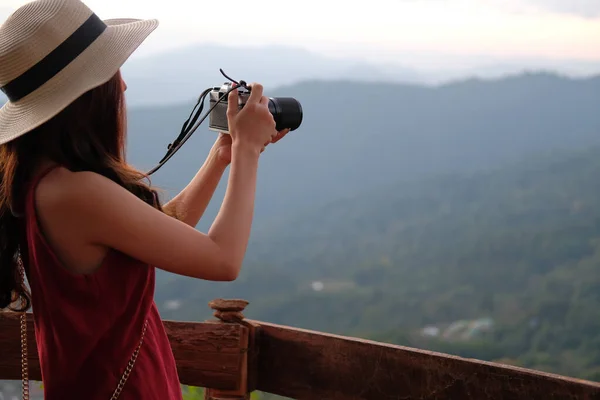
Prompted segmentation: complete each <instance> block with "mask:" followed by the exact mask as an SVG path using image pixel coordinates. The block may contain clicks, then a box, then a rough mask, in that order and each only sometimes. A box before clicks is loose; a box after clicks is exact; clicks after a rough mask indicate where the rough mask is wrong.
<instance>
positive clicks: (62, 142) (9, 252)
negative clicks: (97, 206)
mask: <svg viewBox="0 0 600 400" xmlns="http://www.w3.org/2000/svg"><path fill="white" fill-rule="evenodd" d="M123 85H124V84H123V81H122V79H121V74H120V72H117V74H116V75H115V76H113V78H111V79H110V80H109V81H108V82H106V83H104V84H103V85H101V86H99V87H96V88H95V89H92V90H90V91H88V92H87V93H85V94H83V95H82V96H81V97H79V98H78V99H77V100H75V101H74V102H73V103H71V104H70V105H69V106H68V107H67V108H65V109H64V110H63V111H62V112H61V113H60V114H58V115H56V116H55V117H54V118H52V119H50V120H49V121H47V122H46V123H44V124H43V125H41V126H39V127H38V128H36V129H35V130H33V131H31V132H28V133H26V134H25V135H23V136H21V137H19V138H17V139H15V140H13V141H11V142H8V143H6V144H4V145H1V146H0V309H4V308H7V307H10V309H11V310H13V311H25V310H27V309H28V308H29V307H30V304H31V297H30V293H29V291H28V289H27V287H26V286H25V284H23V283H22V280H21V276H20V274H19V269H18V265H17V260H18V256H19V254H21V255H22V256H23V259H24V260H26V259H27V257H26V255H27V248H26V245H27V244H26V241H25V240H24V224H25V222H24V218H23V213H24V207H25V195H26V190H27V185H26V183H27V182H30V181H31V179H33V178H34V175H35V173H36V171H37V169H38V168H39V166H40V162H41V161H43V160H47V161H50V162H52V163H55V164H58V165H61V166H63V167H65V168H67V169H69V170H71V171H92V172H96V173H98V174H101V175H103V176H105V177H107V178H108V179H111V180H112V181H114V182H116V183H117V184H119V185H121V186H122V187H124V188H125V189H127V190H129V191H130V192H131V193H133V194H135V195H136V196H137V197H139V198H140V199H142V200H143V201H145V202H146V203H148V204H150V205H152V206H154V207H156V208H158V209H161V206H160V202H159V199H158V195H157V192H156V191H155V190H154V189H152V188H151V187H150V185H149V183H148V184H147V183H145V182H144V179H147V178H148V177H147V176H146V175H145V174H144V173H142V172H140V171H137V170H136V169H134V168H133V167H131V166H130V165H128V164H127V163H126V161H125V136H126V132H125V131H126V110H125V98H124V86H123ZM26 264H27V263H26V262H25V267H27V265H26Z"/></svg>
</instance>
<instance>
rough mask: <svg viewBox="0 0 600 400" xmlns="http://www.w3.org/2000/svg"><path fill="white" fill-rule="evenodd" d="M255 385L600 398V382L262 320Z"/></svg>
mask: <svg viewBox="0 0 600 400" xmlns="http://www.w3.org/2000/svg"><path fill="white" fill-rule="evenodd" d="M259 324H260V340H259V344H258V346H259V351H260V356H259V363H258V385H257V389H258V390H261V391H264V392H268V393H273V394H278V395H281V396H287V397H291V398H293V399H336V400H338V399H373V400H375V399H377V400H386V399H389V400H392V399H394V400H396V399H419V400H434V399H436V400H442V399H452V400H454V399H458V400H470V399H476V400H486V399H511V400H517V399H523V400H536V399H539V400H549V399H578V400H584V399H589V400H591V399H600V384H598V383H593V382H588V381H582V380H577V379H571V378H566V377H563V376H559V375H553V374H547V373H542V372H538V371H533V370H528V369H524V368H517V367H512V366H507V365H500V364H495V363H490V362H484V361H479V360H473V359H465V358H461V357H455V356H450V355H447V354H440V353H435V352H431V351H423V350H416V349H412V348H408V347H402V346H394V345H389V344H384V343H379V342H373V341H368V340H361V339H356V338H349V337H343V336H337V335H329V334H325V333H322V332H313V331H308V330H304V329H295V328H290V327H288V326H279V325H274V324H269V323H264V322H260V323H259Z"/></svg>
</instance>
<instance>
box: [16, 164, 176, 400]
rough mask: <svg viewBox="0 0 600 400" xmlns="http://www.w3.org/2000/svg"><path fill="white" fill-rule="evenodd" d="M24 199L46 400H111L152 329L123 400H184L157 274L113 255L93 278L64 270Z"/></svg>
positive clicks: (30, 195)
mask: <svg viewBox="0 0 600 400" xmlns="http://www.w3.org/2000/svg"><path fill="white" fill-rule="evenodd" d="M48 172H49V170H48V171H46V172H44V173H43V174H41V175H39V176H38V177H37V178H36V179H35V180H34V181H33V182H32V184H31V185H30V187H29V190H28V194H27V196H26V208H25V220H26V231H25V232H26V236H27V244H28V250H29V251H28V253H27V256H26V257H27V261H26V265H27V279H28V281H29V284H30V287H31V294H32V308H33V316H34V322H35V335H36V339H37V348H38V353H39V357H40V364H41V371H42V379H43V383H44V398H45V400H70V399H73V400H75V399H77V400H81V399H86V400H109V399H110V397H111V395H112V393H113V391H114V390H115V388H116V387H117V383H118V381H119V379H120V378H121V375H122V374H123V371H124V370H125V368H126V366H127V363H128V361H129V359H130V357H131V355H132V353H133V351H134V349H135V348H136V347H137V345H138V343H139V339H140V335H141V331H142V326H143V324H144V321H145V320H146V319H148V327H147V330H146V334H145V337H144V341H143V343H142V346H141V349H140V353H139V356H138V358H137V361H136V363H135V366H134V367H133V370H132V372H131V375H130V376H129V379H128V381H127V382H126V384H125V387H124V389H123V391H122V392H121V395H120V396H119V400H133V399H136V400H137V399H144V400H155V399H156V400H181V399H182V393H181V387H180V384H179V377H178V374H177V369H176V365H175V359H174V357H173V353H172V350H171V346H170V343H169V340H168V338H167V335H166V332H165V329H164V327H163V324H162V321H161V318H160V316H159V313H158V309H157V307H156V304H155V303H154V283H155V269H154V267H152V266H149V265H146V264H144V263H142V262H139V261H137V260H135V259H133V258H131V257H129V256H127V255H125V254H123V253H120V252H118V251H115V250H110V251H109V252H108V254H107V255H106V258H105V259H104V261H103V263H102V265H101V267H100V268H99V269H98V270H97V271H96V272H95V273H93V274H91V275H76V274H73V273H71V272H69V271H68V270H66V269H64V268H63V267H62V266H61V264H60V261H59V260H58V258H57V257H56V255H55V254H54V252H53V251H52V248H51V247H50V245H49V243H48V242H47V241H46V239H45V238H44V235H43V233H42V232H41V230H40V228H39V224H38V220H37V216H36V210H35V202H34V192H35V188H36V186H37V183H38V182H39V180H40V179H41V178H42V177H43V176H44V175H45V174H46V173H48Z"/></svg>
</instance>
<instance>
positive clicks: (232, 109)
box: [227, 88, 239, 118]
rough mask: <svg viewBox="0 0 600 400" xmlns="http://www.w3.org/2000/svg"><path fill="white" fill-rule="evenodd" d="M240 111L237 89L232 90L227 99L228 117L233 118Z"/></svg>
mask: <svg viewBox="0 0 600 400" xmlns="http://www.w3.org/2000/svg"><path fill="white" fill-rule="evenodd" d="M238 111H239V105H238V91H237V88H236V89H234V90H232V91H231V92H230V93H229V96H228V97H227V117H228V118H233V117H235V116H236V115H237V113H238Z"/></svg>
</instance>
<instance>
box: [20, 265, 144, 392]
mask: <svg viewBox="0 0 600 400" xmlns="http://www.w3.org/2000/svg"><path fill="white" fill-rule="evenodd" d="M17 266H18V268H19V273H20V275H21V281H22V282H23V284H25V268H24V267H23V261H22V260H21V257H19V259H18V261H17ZM147 327H148V320H146V321H144V326H143V328H142V335H141V337H140V342H139V343H138V345H137V347H136V348H135V350H134V351H133V354H132V355H131V358H130V359H129V362H128V363H127V368H125V372H123V375H122V376H121V379H120V380H119V383H118V384H117V387H116V389H115V391H114V392H113V394H112V396H111V397H110V400H116V399H117V398H118V397H119V395H120V394H121V392H122V391H123V388H124V387H125V382H127V379H129V375H130V374H131V371H132V370H133V366H134V365H135V361H136V360H137V357H138V355H139V353H140V349H141V347H142V343H143V341H144V336H145V335H146V328H147ZM21 378H22V379H21V381H22V385H23V400H29V364H28V354H27V314H26V312H25V311H23V312H22V313H21Z"/></svg>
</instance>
